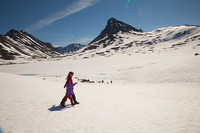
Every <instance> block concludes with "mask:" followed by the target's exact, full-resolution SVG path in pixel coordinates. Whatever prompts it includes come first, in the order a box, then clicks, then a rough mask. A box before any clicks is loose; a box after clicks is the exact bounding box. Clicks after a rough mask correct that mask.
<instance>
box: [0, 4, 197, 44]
mask: <svg viewBox="0 0 200 133" xmlns="http://www.w3.org/2000/svg"><path fill="white" fill-rule="evenodd" d="M199 7H200V0H0V16H1V20H0V34H5V33H6V32H8V31H9V30H10V29H16V30H25V31H27V32H29V33H30V34H32V35H33V36H35V37H36V38H38V39H40V40H42V41H45V42H50V43H52V44H53V45H63V46H66V45H68V44H70V43H73V42H78V43H82V44H88V43H89V42H90V41H91V40H92V39H94V38H95V37H96V36H97V35H98V34H99V33H100V32H101V31H102V30H103V28H104V27H105V26H106V23H107V20H108V19H109V18H111V17H114V18H116V19H118V20H121V21H123V22H125V23H127V24H130V25H132V26H133V27H135V28H138V29H139V28H141V29H143V30H144V31H152V30H155V29H157V28H161V27H166V26H174V25H183V24H191V25H200V8H199Z"/></svg>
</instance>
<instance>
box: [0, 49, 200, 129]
mask: <svg viewBox="0 0 200 133" xmlns="http://www.w3.org/2000/svg"><path fill="white" fill-rule="evenodd" d="M193 52H194V51H192V50H182V51H179V52H164V53H160V54H155V53H154V54H133V55H131V56H129V55H123V54H116V55H113V56H111V57H95V58H89V59H76V60H74V59H67V58H63V59H61V60H59V61H55V60H52V61H40V62H30V63H27V64H15V65H3V66H0V71H1V73H0V85H1V87H0V104H1V107H0V126H1V129H2V131H3V132H5V133H7V132H12V133H25V132H29V133H35V132H42V133H45V132H46V133H47V132H48V133H49V132H58V133H59V132H69V133H70V132H71V133H75V132H77V133H80V132H82V133H102V132H107V133H121V132H126V133H133V132H136V133H144V132H148V133H199V131H200V69H199V66H200V56H194V54H193ZM69 71H74V72H75V75H74V77H73V80H74V82H75V81H78V78H79V79H89V80H91V81H95V83H81V82H79V81H78V85H76V86H75V88H74V89H75V94H76V96H77V100H78V101H79V102H80V104H79V105H76V106H75V107H71V106H70V102H69V101H67V103H66V104H67V107H66V108H61V107H60V106H59V103H60V101H61V99H62V98H63V96H64V94H65V89H64V88H63V85H64V83H65V78H66V76H67V73H68V72H69ZM20 74H27V75H28V76H27V75H26V76H20ZM29 74H37V75H29ZM102 80H104V83H98V81H102ZM110 81H112V82H113V83H110ZM107 82H109V84H107Z"/></svg>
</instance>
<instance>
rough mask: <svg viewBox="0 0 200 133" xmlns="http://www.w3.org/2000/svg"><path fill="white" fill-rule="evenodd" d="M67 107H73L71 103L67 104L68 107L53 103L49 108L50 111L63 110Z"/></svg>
mask: <svg viewBox="0 0 200 133" xmlns="http://www.w3.org/2000/svg"><path fill="white" fill-rule="evenodd" d="M66 108H71V105H70V104H67V105H66V107H62V106H60V105H58V106H56V105H53V106H52V107H51V108H48V110H49V111H61V110H63V109H66Z"/></svg>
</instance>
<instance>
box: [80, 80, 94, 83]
mask: <svg viewBox="0 0 200 133" xmlns="http://www.w3.org/2000/svg"><path fill="white" fill-rule="evenodd" d="M79 81H80V82H82V83H94V81H90V80H89V79H79Z"/></svg>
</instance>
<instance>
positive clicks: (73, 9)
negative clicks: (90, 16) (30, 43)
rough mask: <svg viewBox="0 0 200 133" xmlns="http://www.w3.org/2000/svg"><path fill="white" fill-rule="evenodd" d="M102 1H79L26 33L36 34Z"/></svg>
mask: <svg viewBox="0 0 200 133" xmlns="http://www.w3.org/2000/svg"><path fill="white" fill-rule="evenodd" d="M99 1H100V0H79V1H77V2H75V3H74V4H72V5H70V6H67V7H66V8H65V9H64V10H63V11H60V12H57V13H55V14H53V15H51V16H49V17H47V18H45V19H42V20H39V21H38V22H36V23H35V24H33V25H31V26H30V27H28V28H26V29H25V31H28V32H34V31H37V30H39V29H41V28H43V27H45V26H48V25H50V24H52V23H53V22H55V21H58V20H60V19H62V18H65V17H67V16H69V15H72V14H74V13H76V12H79V11H81V10H83V9H85V8H88V7H90V6H92V5H94V4H96V3H97V2H99Z"/></svg>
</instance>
